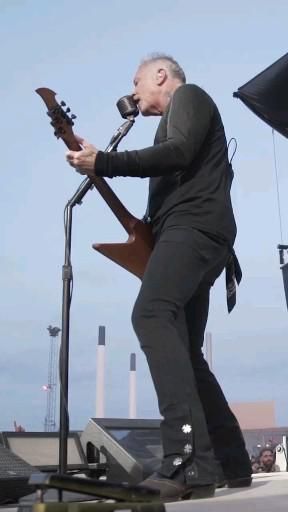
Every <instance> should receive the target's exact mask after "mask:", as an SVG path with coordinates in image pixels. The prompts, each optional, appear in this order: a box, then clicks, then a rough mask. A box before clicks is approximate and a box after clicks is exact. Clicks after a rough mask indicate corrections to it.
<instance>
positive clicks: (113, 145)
mask: <svg viewBox="0 0 288 512" xmlns="http://www.w3.org/2000/svg"><path fill="white" fill-rule="evenodd" d="M134 122H135V119H134V116H132V115H131V116H129V117H128V118H127V120H126V121H125V122H124V123H123V124H122V125H121V126H120V128H118V130H117V131H116V132H115V133H114V135H113V136H112V138H111V140H110V142H109V145H108V146H107V148H106V149H105V152H106V153H109V152H111V151H116V150H117V146H118V144H119V142H120V141H121V140H122V139H123V137H125V135H127V133H128V132H129V130H130V129H131V128H132V126H133V124H134ZM93 186H94V185H93V183H92V181H91V180H90V178H86V179H85V180H84V181H83V182H82V183H81V184H80V186H79V187H78V189H77V191H76V192H75V194H74V195H73V197H72V198H71V199H70V200H69V201H68V203H67V204H66V206H65V259H64V265H63V267H62V281H63V291H62V334H61V347H60V362H59V373H60V428H59V473H66V471H67V445H68V435H69V415H68V377H69V330H70V305H71V298H72V297H71V292H72V281H73V272H72V264H71V237H72V212H73V208H74V206H76V205H77V204H78V205H80V204H82V199H83V198H84V196H85V195H86V193H87V192H88V190H89V189H92V188H93Z"/></svg>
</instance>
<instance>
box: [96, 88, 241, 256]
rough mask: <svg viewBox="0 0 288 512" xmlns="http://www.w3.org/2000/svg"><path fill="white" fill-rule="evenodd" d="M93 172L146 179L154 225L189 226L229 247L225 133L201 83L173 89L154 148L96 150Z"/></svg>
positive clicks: (230, 225) (232, 226)
mask: <svg viewBox="0 0 288 512" xmlns="http://www.w3.org/2000/svg"><path fill="white" fill-rule="evenodd" d="M95 172H96V174H97V175H98V176H106V177H109V178H112V177H114V176H136V177H142V178H146V177H150V183H149V198H148V207H147V216H149V217H150V219H151V222H152V224H153V225H154V226H157V229H158V228H159V227H160V228H161V227H162V226H163V225H164V224H165V225H170V223H172V224H173V225H175V224H179V225H189V226H192V227H195V228H197V229H200V230H202V231H206V232H207V233H211V234H212V235H215V236H219V237H220V238H222V239H224V240H226V241H227V242H228V243H229V244H230V245H231V246H232V245H233V242H234V239H235V235H236V225H235V221H234V215H233V210H232V205H231V198H230V186H231V180H232V169H231V166H230V164H229V161H228V152H227V142H226V137H225V132H224V128H223V124H222V121H221V117H220V114H219V111H218V109H217V107H216V105H215V103H214V102H213V100H212V99H211V97H210V96H209V95H208V94H207V93H206V92H205V91H203V90H202V89H201V88H200V87H198V86H196V85H194V84H193V85H192V84H187V85H181V86H180V87H178V88H177V89H176V91H175V92H174V94H173V97H172V100H171V101H170V103H169V105H168V106H167V109H166V111H165V112H164V114H163V116H162V118H161V121H160V123H159V126H158V129H157V131H156V135H155V140H154V146H151V147H148V148H144V149H140V150H136V151H122V152H117V153H105V152H102V151H99V152H98V154H97V157H96V162H95Z"/></svg>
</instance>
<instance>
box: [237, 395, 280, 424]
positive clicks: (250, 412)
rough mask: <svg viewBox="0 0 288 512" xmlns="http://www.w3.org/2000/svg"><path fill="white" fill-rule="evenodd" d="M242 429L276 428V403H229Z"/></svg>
mask: <svg viewBox="0 0 288 512" xmlns="http://www.w3.org/2000/svg"><path fill="white" fill-rule="evenodd" d="M229 405H230V407H231V409H232V411H233V412H234V414H235V416H236V418H237V420H238V421H239V423H240V426H241V428H242V429H244V430H246V429H263V428H275V427H276V414H275V402H274V401H273V400H271V401H261V402H234V403H233V402H232V403H229Z"/></svg>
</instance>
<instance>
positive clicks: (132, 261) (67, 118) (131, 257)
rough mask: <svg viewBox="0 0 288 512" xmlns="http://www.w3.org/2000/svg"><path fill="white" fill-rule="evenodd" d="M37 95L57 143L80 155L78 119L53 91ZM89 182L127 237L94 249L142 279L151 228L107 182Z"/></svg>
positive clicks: (151, 239) (41, 90)
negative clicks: (135, 214) (61, 142)
mask: <svg viewBox="0 0 288 512" xmlns="http://www.w3.org/2000/svg"><path fill="white" fill-rule="evenodd" d="M36 92H37V94H39V95H40V96H41V98H42V100H43V101H44V103H45V105H46V107H47V109H48V111H47V114H48V115H49V117H50V118H51V123H50V124H51V125H52V126H53V128H54V130H55V131H54V135H55V136H56V137H57V138H58V139H59V138H60V139H62V140H63V142H64V143H65V144H66V146H67V147H68V149H70V150H72V151H80V150H81V149H82V148H81V146H80V145H79V144H78V142H77V140H76V138H75V135H74V133H73V128H72V127H73V125H74V121H73V119H75V117H76V116H75V115H73V114H72V115H69V112H70V109H69V108H66V110H64V108H63V107H66V104H65V103H64V102H63V101H61V103H60V104H59V103H58V102H57V100H56V98H55V96H56V93H55V92H53V91H51V89H47V88H45V87H41V88H39V89H36ZM89 179H90V181H91V187H92V186H93V185H94V187H95V188H96V189H97V190H98V192H99V193H100V195H101V196H102V197H103V199H104V201H105V202H106V203H107V205H108V206H109V208H110V209H111V210H112V212H113V213H114V215H115V216H116V217H117V219H118V221H119V222H120V224H121V225H122V226H123V228H124V229H125V231H126V233H127V234H128V239H127V241H126V242H122V243H104V244H101V243H94V244H93V245H92V247H93V249H95V250H96V251H98V252H100V253H101V254H103V255H104V256H106V257H107V258H109V259H110V260H112V261H114V262H115V263H117V264H118V265H120V266H121V267H123V268H124V269H125V270H128V272H131V273H132V274H134V275H135V276H137V277H139V278H140V279H142V277H143V274H144V271H145V268H146V265H147V263H148V260H149V258H150V255H151V252H152V249H153V245H154V241H153V236H152V229H151V227H150V226H149V224H145V223H144V222H143V221H142V220H140V219H137V218H136V217H134V216H133V215H132V214H131V213H130V212H129V211H128V210H127V208H125V206H124V205H123V204H122V203H121V201H120V200H119V199H118V197H117V196H116V194H115V193H114V192H113V190H112V189H111V188H110V187H109V185H108V183H107V182H106V181H105V180H104V178H102V177H100V176H95V177H93V178H89Z"/></svg>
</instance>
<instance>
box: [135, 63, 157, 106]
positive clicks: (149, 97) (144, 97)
mask: <svg viewBox="0 0 288 512" xmlns="http://www.w3.org/2000/svg"><path fill="white" fill-rule="evenodd" d="M133 82H134V92H133V97H134V100H135V101H136V102H137V104H138V108H139V110H140V112H141V114H142V115H143V116H152V115H159V114H160V112H159V108H158V100H159V92H160V87H159V85H158V82H157V68H156V66H155V64H154V65H153V63H150V64H149V63H148V64H144V65H142V66H140V67H139V68H138V70H137V72H136V74H135V77H134V80H133Z"/></svg>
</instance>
